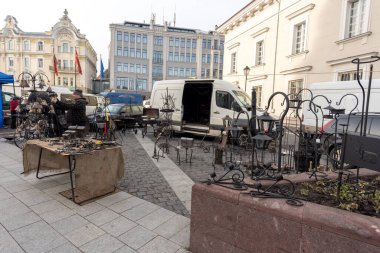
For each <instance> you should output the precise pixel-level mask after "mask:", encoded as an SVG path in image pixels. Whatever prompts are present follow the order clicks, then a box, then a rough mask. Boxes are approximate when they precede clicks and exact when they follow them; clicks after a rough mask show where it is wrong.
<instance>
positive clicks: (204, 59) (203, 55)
mask: <svg viewBox="0 0 380 253" xmlns="http://www.w3.org/2000/svg"><path fill="white" fill-rule="evenodd" d="M202 63H206V54H202Z"/></svg>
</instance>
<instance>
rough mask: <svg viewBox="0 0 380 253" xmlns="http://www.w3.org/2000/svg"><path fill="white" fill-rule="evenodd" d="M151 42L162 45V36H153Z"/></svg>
mask: <svg viewBox="0 0 380 253" xmlns="http://www.w3.org/2000/svg"><path fill="white" fill-rule="evenodd" d="M153 43H154V45H158V46H162V44H163V38H162V36H154V38H153Z"/></svg>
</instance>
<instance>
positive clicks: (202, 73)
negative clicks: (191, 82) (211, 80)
mask: <svg viewBox="0 0 380 253" xmlns="http://www.w3.org/2000/svg"><path fill="white" fill-rule="evenodd" d="M205 75H206V69H205V68H202V69H201V77H205ZM187 76H188V75H187Z"/></svg>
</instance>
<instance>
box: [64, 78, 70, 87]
mask: <svg viewBox="0 0 380 253" xmlns="http://www.w3.org/2000/svg"><path fill="white" fill-rule="evenodd" d="M63 85H66V86H67V85H69V81H68V79H67V77H64V78H63Z"/></svg>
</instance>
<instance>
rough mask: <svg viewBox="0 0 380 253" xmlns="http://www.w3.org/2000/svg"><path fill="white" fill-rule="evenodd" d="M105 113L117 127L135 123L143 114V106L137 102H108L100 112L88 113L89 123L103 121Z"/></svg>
mask: <svg viewBox="0 0 380 253" xmlns="http://www.w3.org/2000/svg"><path fill="white" fill-rule="evenodd" d="M106 114H107V115H108V117H110V118H111V119H112V120H113V121H114V122H115V124H116V126H117V127H118V128H123V127H128V125H130V124H133V125H134V124H135V123H136V122H137V120H138V119H139V118H140V117H141V116H142V115H143V106H142V105H137V104H110V105H107V106H106V107H105V108H104V109H103V110H102V111H101V112H99V113H97V115H96V116H95V117H94V115H90V116H89V117H88V118H89V121H90V123H92V124H93V123H96V122H101V121H104V119H105V117H106Z"/></svg>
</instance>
